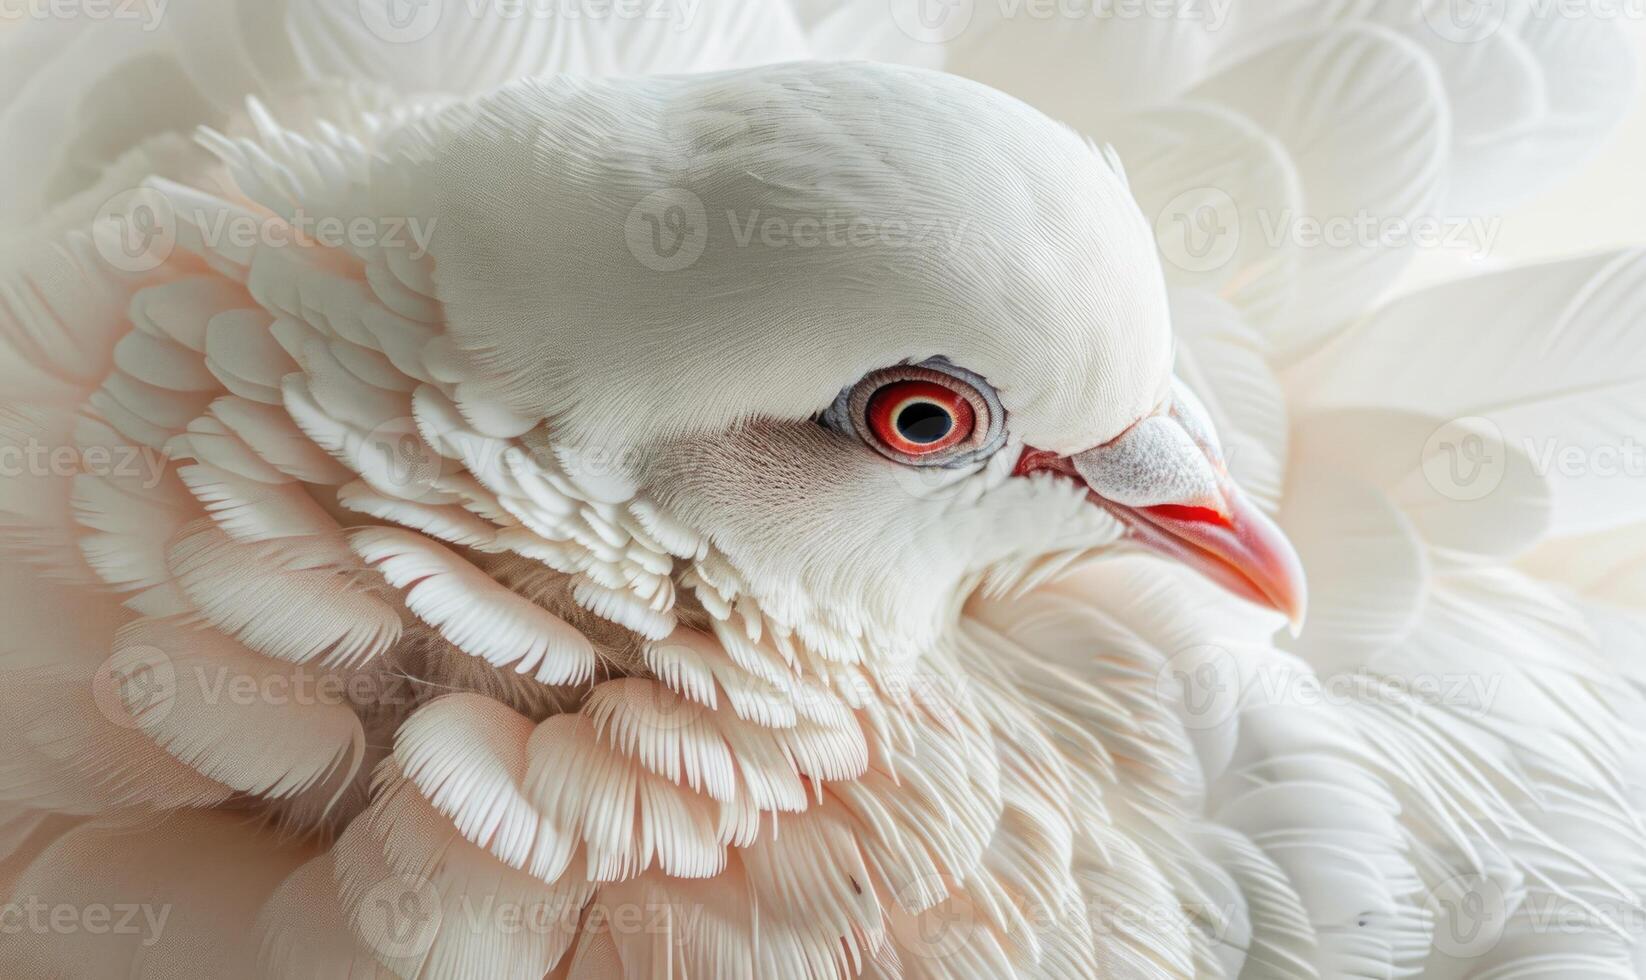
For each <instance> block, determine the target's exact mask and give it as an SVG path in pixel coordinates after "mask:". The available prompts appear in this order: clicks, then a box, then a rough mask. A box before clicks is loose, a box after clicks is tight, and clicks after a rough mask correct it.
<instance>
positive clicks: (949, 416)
mask: <svg viewBox="0 0 1646 980" xmlns="http://www.w3.org/2000/svg"><path fill="white" fill-rule="evenodd" d="M976 418H977V413H976V412H975V411H973V409H972V406H971V405H970V404H969V403H968V402H967V401H966V399H965V398H963V397H961V396H960V395H959V394H958V393H956V392H954V391H951V390H950V389H948V388H945V387H943V386H942V385H940V384H933V383H932V382H930V381H893V382H892V383H891V384H889V385H886V386H884V387H882V388H881V389H880V390H879V391H876V392H875V393H874V394H873V395H870V396H869V406H868V420H869V429H870V431H871V432H873V433H874V435H875V437H876V438H878V439H879V440H880V441H881V442H883V443H885V444H886V446H887V447H888V448H891V449H894V450H896V451H897V452H900V453H904V454H906V455H909V456H925V455H929V454H931V453H940V452H942V451H943V450H945V449H948V448H950V447H951V446H954V445H956V444H957V443H960V442H963V441H965V439H966V438H967V437H968V436H970V435H971V434H972V427H973V425H974V424H975V423H976Z"/></svg>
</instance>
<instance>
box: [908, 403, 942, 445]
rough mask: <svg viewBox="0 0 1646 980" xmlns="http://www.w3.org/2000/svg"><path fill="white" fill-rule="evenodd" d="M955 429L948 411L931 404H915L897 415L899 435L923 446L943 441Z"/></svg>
mask: <svg viewBox="0 0 1646 980" xmlns="http://www.w3.org/2000/svg"><path fill="white" fill-rule="evenodd" d="M953 428H954V419H952V418H950V417H949V412H948V410H947V409H945V408H943V407H942V406H941V405H933V404H932V403H931V402H915V403H914V404H913V405H908V406H905V407H904V409H903V410H902V411H900V412H898V413H897V432H898V434H899V435H901V436H902V437H903V438H905V439H907V440H909V441H910V442H913V443H917V444H919V445H922V446H924V445H928V444H930V443H934V442H937V441H939V440H941V439H942V438H943V437H944V436H946V435H948V434H949V430H951V429H953Z"/></svg>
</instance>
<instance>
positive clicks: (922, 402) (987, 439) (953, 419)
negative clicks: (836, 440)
mask: <svg viewBox="0 0 1646 980" xmlns="http://www.w3.org/2000/svg"><path fill="white" fill-rule="evenodd" d="M822 421H823V423H824V424H825V425H827V426H829V427H830V428H832V429H835V430H836V431H839V432H842V433H845V434H847V435H855V436H857V437H858V438H859V439H861V440H863V441H864V442H865V443H867V444H868V445H869V446H870V447H871V448H872V449H874V450H875V451H876V452H878V453H880V455H882V456H885V457H886V458H888V459H891V460H894V461H896V462H899V463H907V464H909V465H911V466H963V465H966V464H968V463H973V462H977V461H978V460H981V459H983V458H986V457H987V456H989V455H990V454H992V453H993V452H994V451H995V450H996V449H999V448H1000V446H1001V445H1002V444H1003V443H1004V442H1005V412H1004V411H1003V410H1002V409H1001V407H1000V401H999V399H997V398H996V397H995V393H994V389H992V388H990V387H989V385H988V384H987V382H985V381H984V380H983V379H982V378H980V377H978V376H977V375H975V374H972V373H971V372H970V371H966V370H964V369H961V368H957V367H955V366H954V365H952V364H950V363H949V362H948V361H945V360H942V359H941V358H934V359H933V360H930V361H926V362H924V363H922V364H906V365H900V366H898V367H891V368H886V369H885V370H882V371H876V372H874V373H873V374H871V375H869V376H868V377H866V378H864V379H863V380H862V381H859V382H858V383H857V384H855V385H853V386H852V387H850V388H847V389H846V390H845V391H843V392H841V393H840V397H839V398H838V399H836V400H835V403H834V406H833V407H831V408H830V409H829V410H828V411H827V412H825V413H824V415H823V420H822Z"/></svg>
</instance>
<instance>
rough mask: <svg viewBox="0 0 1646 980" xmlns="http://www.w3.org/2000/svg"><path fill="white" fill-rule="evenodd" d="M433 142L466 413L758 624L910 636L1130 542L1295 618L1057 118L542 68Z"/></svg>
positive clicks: (424, 170)
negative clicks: (668, 536)
mask: <svg viewBox="0 0 1646 980" xmlns="http://www.w3.org/2000/svg"><path fill="white" fill-rule="evenodd" d="M440 129H441V132H442V136H441V138H439V139H437V140H436V139H429V140H425V141H424V143H423V145H421V146H416V147H413V148H412V149H411V150H410V152H412V153H413V154H414V155H419V156H421V160H420V166H419V167H418V168H416V172H417V173H418V175H419V181H420V183H419V185H418V187H417V188H416V191H417V193H418V194H419V195H421V196H423V197H425V198H432V199H434V200H435V201H437V202H438V207H437V210H436V212H435V213H436V220H437V222H438V226H437V227H436V228H435V239H434V249H433V252H434V258H435V267H436V269H437V279H438V281H439V286H440V291H441V296H442V299H443V301H444V303H445V307H446V315H447V317H448V321H449V324H450V330H449V333H450V337H451V340H452V342H453V344H454V347H455V351H454V356H455V357H457V358H459V359H461V360H464V361H466V362H467V363H468V364H469V365H471V366H472V372H470V373H471V375H472V376H473V377H477V378H485V379H486V380H485V381H484V382H477V383H476V386H477V387H476V390H477V391H479V390H480V388H481V387H483V389H484V393H485V397H486V398H490V399H493V400H495V401H497V402H499V403H501V404H505V405H507V407H508V410H509V411H511V412H513V413H515V414H518V415H519V416H520V417H522V418H524V419H529V420H543V421H544V425H543V427H542V429H541V442H542V444H543V448H545V449H548V450H551V451H553V452H555V453H557V454H559V456H560V458H561V461H562V462H563V463H565V465H566V467H567V471H568V472H569V473H571V474H572V476H573V477H574V478H576V477H577V475H578V471H579V470H580V469H581V470H582V471H583V475H584V476H585V478H586V479H588V480H590V481H596V480H604V481H607V482H609V483H610V484H611V486H612V490H611V492H612V493H613V494H614V495H616V496H618V497H621V496H622V495H624V494H628V493H632V492H640V493H645V494H647V495H648V496H650V497H651V498H652V499H654V500H656V501H657V503H658V505H659V507H660V508H661V510H662V511H663V512H666V513H667V514H668V516H669V519H670V520H671V521H674V522H677V523H678V524H679V525H681V526H683V527H685V528H689V529H690V530H691V532H693V533H694V534H696V535H700V536H701V538H702V539H703V540H704V541H706V542H707V543H708V545H709V546H711V547H712V548H713V549H714V550H715V551H716V552H717V553H718V554H719V555H722V556H724V558H725V560H726V563H727V564H728V565H729V566H730V568H731V569H733V570H735V574H736V575H737V576H738V577H739V579H740V580H741V582H740V591H742V592H743V593H744V594H747V595H749V596H753V597H754V598H755V599H756V600H757V601H758V602H759V603H760V606H761V608H762V611H763V612H764V613H765V614H766V615H768V616H770V617H773V618H774V619H776V620H778V621H781V622H783V623H786V624H789V625H791V626H793V627H795V628H798V629H802V630H806V629H810V630H812V631H813V633H814V635H815V636H817V637H820V638H821V639H820V640H819V642H820V643H823V644H825V645H826V644H827V643H829V642H832V641H830V640H829V639H828V638H829V637H852V638H855V639H857V640H863V641H867V642H868V643H869V645H870V646H883V647H886V648H888V649H918V648H920V647H921V646H922V644H925V643H929V642H930V641H931V640H932V639H933V638H934V637H935V636H936V635H937V634H938V633H939V632H940V631H941V630H942V628H943V626H944V624H945V623H946V622H951V621H952V620H953V617H954V615H955V614H956V613H957V612H958V610H959V608H960V606H961V605H962V604H963V603H964V601H965V599H966V598H967V596H968V595H970V594H971V593H973V592H974V591H975V590H976V589H977V588H979V587H983V586H990V585H992V586H995V587H1007V586H1009V585H1011V584H1013V583H1019V582H1024V581H1027V580H1030V579H1032V578H1033V576H1035V575H1036V573H1037V572H1041V571H1044V570H1047V569H1049V568H1051V567H1053V566H1054V565H1057V564H1059V563H1065V562H1067V561H1069V560H1070V559H1072V558H1075V557H1079V556H1082V555H1086V554H1090V553H1094V552H1098V551H1101V550H1104V549H1108V548H1113V547H1117V546H1120V545H1121V544H1122V543H1123V542H1127V541H1129V542H1135V543H1141V544H1143V545H1146V546H1149V547H1152V548H1155V549H1157V550H1161V551H1164V552H1167V553H1169V554H1171V555H1173V556H1175V557H1177V558H1179V559H1181V560H1183V561H1185V562H1187V563H1189V564H1190V565H1193V566H1195V567H1197V568H1200V569H1202V570H1203V571H1206V572H1207V573H1209V574H1211V575H1212V576H1213V577H1214V578H1216V579H1217V580H1219V581H1221V582H1223V583H1224V584H1226V585H1228V586H1229V587H1230V588H1232V589H1233V590H1235V591H1236V592H1239V593H1240V594H1242V595H1245V596H1247V597H1250V598H1252V599H1255V600H1256V601H1259V602H1263V603H1266V604H1268V605H1272V606H1274V607H1276V608H1278V609H1280V610H1282V611H1284V612H1285V613H1287V614H1288V616H1290V617H1291V618H1293V619H1294V621H1295V620H1296V618H1297V617H1298V616H1299V615H1300V612H1301V608H1302V602H1303V599H1302V585H1301V576H1300V574H1299V572H1298V569H1297V563H1296V559H1295V556H1294V555H1293V554H1292V552H1291V550H1290V548H1289V546H1287V544H1286V543H1285V541H1284V540H1283V539H1282V538H1281V537H1280V535H1279V534H1278V532H1276V531H1275V530H1274V528H1273V526H1272V525H1271V524H1270V523H1269V522H1268V520H1267V519H1266V518H1265V517H1263V515H1262V514H1260V513H1259V512H1258V511H1256V510H1255V508H1253V507H1252V506H1250V505H1249V504H1248V503H1246V501H1245V500H1244V498H1243V497H1242V496H1241V494H1240V492H1239V490H1238V489H1237V488H1236V487H1235V486H1234V485H1233V483H1232V482H1231V481H1230V479H1229V477H1228V474H1227V472H1226V470H1225V468H1224V466H1223V462H1222V459H1221V455H1220V450H1219V448H1218V442H1217V437H1216V435H1215V433H1214V432H1213V431H1212V428H1211V426H1210V424H1209V423H1208V421H1207V418H1206V413H1205V411H1204V410H1203V409H1202V408H1201V406H1200V405H1199V404H1198V402H1197V401H1196V399H1195V398H1194V396H1193V395H1192V394H1191V393H1190V392H1189V391H1188V389H1187V388H1185V387H1184V386H1183V385H1182V384H1181V383H1179V382H1177V381H1176V380H1175V379H1174V377H1173V374H1172V362H1173V345H1172V337H1171V326H1170V322H1169V314H1168V305H1167V297H1166V288H1165V284H1164V279H1163V274H1162V271H1161V268H1160V265H1159V261H1158V258H1157V253H1156V249H1155V245H1154V241H1153V237H1152V234H1151V230H1150V228H1149V226H1148V223H1147V222H1146V221H1145V220H1144V218H1143V217H1142V215H1141V214H1140V213H1139V211H1138V210H1137V207H1136V205H1135V203H1134V202H1133V199H1132V197H1131V195H1130V193H1129V191H1128V189H1127V186H1126V182H1125V178H1124V175H1123V173H1121V171H1120V169H1119V167H1118V165H1117V164H1116V162H1115V161H1114V160H1113V159H1112V157H1110V156H1109V155H1107V154H1106V153H1105V152H1104V151H1103V150H1102V149H1101V148H1098V147H1095V146H1093V145H1091V144H1090V143H1089V142H1087V141H1085V140H1083V139H1082V138H1081V137H1079V136H1078V135H1076V134H1075V133H1073V132H1072V131H1070V130H1068V129H1066V128H1065V127H1063V126H1061V125H1059V124H1057V123H1055V122H1053V121H1051V120H1049V119H1047V118H1046V117H1044V116H1042V115H1040V114H1039V113H1037V112H1036V111H1034V110H1033V109H1030V108H1029V107H1027V106H1025V105H1023V104H1022V103H1019V102H1017V101H1015V100H1013V99H1011V98H1009V97H1007V96H1004V95H1001V94H999V93H997V92H994V91H992V90H990V89H987V88H985V87H982V86H979V85H976V84H973V83H970V82H967V81H965V80H962V79H958V78H955V77H953V76H947V75H941V74H935V73H927V72H920V71H915V70H909V69H903V68H894V67H889V66H869V65H838V66H817V65H810V66H806V67H805V68H804V70H801V69H800V68H798V67H785V66H778V67H775V68H765V69H758V70H753V71H743V72H734V73H726V74H721V75H713V76H706V77H695V78H690V79H686V78H682V79H658V80H651V81H642V82H634V81H628V82H602V81H592V80H586V79H579V80H560V79H557V80H540V81H530V82H525V83H521V84H518V85H515V86H512V87H510V88H508V89H505V90H503V91H501V92H499V93H497V94H496V95H494V96H492V97H490V98H488V99H486V100H482V101H481V102H479V103H477V104H474V105H469V106H465V107H462V108H459V109H454V110H452V111H451V112H450V113H449V114H448V117H447V118H445V119H443V120H442V122H441V126H440ZM477 174H485V175H497V176H496V179H495V180H494V179H484V180H477V179H475V175H477ZM590 461H598V462H596V463H591V462H590ZM595 470H598V471H599V472H598V473H597V472H595Z"/></svg>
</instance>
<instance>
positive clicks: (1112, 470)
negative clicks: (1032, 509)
mask: <svg viewBox="0 0 1646 980" xmlns="http://www.w3.org/2000/svg"><path fill="white" fill-rule="evenodd" d="M1016 472H1017V474H1018V475H1020V476H1027V475H1029V474H1031V473H1037V472H1052V473H1058V474H1061V475H1063V476H1066V477H1070V478H1073V479H1076V480H1079V481H1081V482H1082V483H1084V484H1085V485H1086V488H1087V492H1088V498H1089V499H1090V500H1091V501H1092V502H1093V503H1095V504H1097V505H1098V506H1100V507H1102V508H1104V509H1105V510H1107V511H1109V512H1110V513H1111V514H1113V515H1114V516H1115V517H1116V518H1118V519H1119V520H1120V522H1121V523H1123V524H1124V525H1125V526H1126V529H1127V536H1128V537H1129V538H1131V539H1132V540H1134V541H1136V542H1137V543H1138V544H1141V545H1143V546H1144V547H1146V548H1149V549H1151V550H1153V551H1157V552H1160V553H1162V554H1165V555H1167V556H1169V557H1171V558H1174V559H1176V560H1178V561H1180V562H1182V563H1183V564H1185V565H1188V566H1189V567H1190V568H1193V569H1195V570H1197V571H1199V572H1200V573H1201V574H1203V575H1205V576H1206V577H1207V578H1209V579H1211V580H1212V581H1214V582H1216V583H1218V584H1219V585H1222V586H1223V587H1224V588H1226V589H1228V590H1229V591H1230V592H1233V593H1234V594H1235V595H1238V596H1241V597H1242V598H1245V599H1249V600H1251V601H1252V602H1256V603H1258V604H1260V605H1264V606H1268V607H1270V608H1272V609H1276V610H1278V611H1279V612H1281V613H1282V614H1284V615H1285V616H1286V618H1287V620H1288V621H1289V622H1290V623H1291V627H1292V632H1293V633H1294V635H1295V634H1296V633H1297V632H1298V631H1299V630H1300V629H1301V628H1302V625H1303V617H1304V612H1305V609H1306V607H1307V604H1308V590H1307V586H1306V583H1305V581H1304V577H1303V567H1302V564H1301V563H1300V562H1299V561H1298V557H1297V552H1296V551H1295V550H1294V549H1293V548H1292V545H1291V542H1289V541H1287V540H1286V536H1285V535H1284V534H1283V533H1281V531H1280V529H1279V528H1278V527H1276V526H1275V524H1274V522H1273V521H1271V520H1269V518H1268V516H1267V515H1265V514H1264V513H1263V512H1262V511H1261V510H1259V509H1258V508H1257V507H1256V506H1254V505H1253V504H1252V502H1251V501H1250V500H1249V499H1247V497H1246V495H1245V494H1244V493H1242V492H1241V491H1240V488H1239V487H1237V486H1236V485H1235V484H1234V482H1233V481H1232V480H1231V479H1230V478H1229V474H1228V471H1227V469H1225V467H1224V465H1223V459H1222V451H1221V449H1220V448H1219V447H1218V444H1217V441H1216V436H1215V435H1214V434H1213V431H1212V428H1211V425H1210V423H1209V422H1208V421H1207V418H1206V414H1205V410H1204V409H1203V408H1201V406H1200V403H1199V401H1198V400H1196V399H1195V398H1194V396H1193V394H1192V393H1190V392H1189V391H1188V389H1187V388H1185V387H1184V386H1183V385H1182V384H1181V383H1178V384H1177V385H1176V386H1175V387H1174V390H1173V397H1172V399H1171V401H1170V403H1169V404H1168V405H1167V407H1165V408H1164V409H1162V410H1161V411H1160V412H1157V413H1156V414H1154V415H1151V416H1149V417H1147V418H1145V419H1143V420H1142V421H1140V422H1138V423H1137V424H1135V425H1133V426H1132V427H1131V428H1129V429H1127V430H1126V431H1125V432H1123V433H1121V434H1120V436H1118V437H1117V438H1115V439H1112V440H1110V441H1109V442H1106V443H1104V444H1103V445H1101V446H1097V447H1094V448H1092V449H1088V450H1085V451H1084V452H1080V453H1076V454H1074V455H1073V456H1060V455H1058V454H1056V453H1050V452H1045V451H1042V450H1039V449H1032V448H1030V449H1025V450H1024V453H1023V456H1022V458H1021V459H1019V460H1018V464H1017V471H1016Z"/></svg>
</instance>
